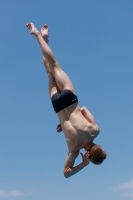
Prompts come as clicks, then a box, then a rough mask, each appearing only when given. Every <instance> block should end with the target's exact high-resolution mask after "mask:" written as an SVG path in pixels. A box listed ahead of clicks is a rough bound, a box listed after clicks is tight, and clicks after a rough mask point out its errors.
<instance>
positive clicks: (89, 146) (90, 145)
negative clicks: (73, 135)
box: [84, 142, 95, 151]
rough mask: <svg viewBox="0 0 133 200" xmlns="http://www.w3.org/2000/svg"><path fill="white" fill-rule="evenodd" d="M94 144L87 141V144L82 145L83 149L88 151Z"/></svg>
mask: <svg viewBox="0 0 133 200" xmlns="http://www.w3.org/2000/svg"><path fill="white" fill-rule="evenodd" d="M94 145H95V144H94V143H93V142H91V143H88V144H86V145H85V146H84V149H85V150H86V151H90V149H91V148H92V147H93V146H94Z"/></svg>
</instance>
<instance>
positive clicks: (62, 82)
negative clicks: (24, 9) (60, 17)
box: [26, 23, 75, 93]
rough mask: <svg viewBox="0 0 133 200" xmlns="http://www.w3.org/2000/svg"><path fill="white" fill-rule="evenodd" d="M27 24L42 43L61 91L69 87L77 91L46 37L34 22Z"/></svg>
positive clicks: (45, 55) (43, 51)
mask: <svg viewBox="0 0 133 200" xmlns="http://www.w3.org/2000/svg"><path fill="white" fill-rule="evenodd" d="M26 26H27V28H29V29H30V30H31V34H33V35H35V36H36V39H37V40H38V42H39V44H40V47H41V50H42V54H43V56H44V57H45V59H46V60H47V61H48V63H49V68H50V70H51V72H52V74H53V76H54V78H55V81H56V83H57V85H58V88H59V89H60V91H62V90H64V89H68V90H71V91H72V92H74V93H75V90H74V87H73V85H72V82H71V80H70V79H69V77H68V76H67V74H66V73H65V72H64V71H63V70H62V69H61V68H60V66H59V64H58V62H57V60H56V59H55V57H54V54H53V52H52V51H51V49H50V47H49V46H48V44H47V43H46V42H45V41H44V39H43V38H42V36H41V34H40V33H39V31H38V30H37V29H36V27H35V26H34V24H32V23H28V24H27V25H26Z"/></svg>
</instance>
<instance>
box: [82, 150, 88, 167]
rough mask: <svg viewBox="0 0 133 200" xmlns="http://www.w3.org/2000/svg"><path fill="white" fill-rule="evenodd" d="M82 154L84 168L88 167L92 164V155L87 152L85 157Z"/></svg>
mask: <svg viewBox="0 0 133 200" xmlns="http://www.w3.org/2000/svg"><path fill="white" fill-rule="evenodd" d="M80 154H81V156H82V159H83V164H84V166H86V165H88V164H89V163H90V158H89V156H90V153H89V151H86V152H85V154H84V155H83V154H82V153H81V152H80Z"/></svg>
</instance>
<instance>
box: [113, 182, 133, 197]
mask: <svg viewBox="0 0 133 200" xmlns="http://www.w3.org/2000/svg"><path fill="white" fill-rule="evenodd" d="M114 189H115V190H117V191H122V192H123V194H122V196H124V197H130V198H133V179H131V180H130V182H127V183H126V182H125V183H124V182H123V183H119V184H118V185H117V186H116V187H114Z"/></svg>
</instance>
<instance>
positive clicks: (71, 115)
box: [26, 23, 99, 178]
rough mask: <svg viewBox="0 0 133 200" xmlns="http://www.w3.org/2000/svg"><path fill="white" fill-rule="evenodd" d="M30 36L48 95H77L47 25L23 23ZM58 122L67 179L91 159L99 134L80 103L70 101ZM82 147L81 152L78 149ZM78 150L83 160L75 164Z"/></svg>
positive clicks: (90, 116) (92, 119) (94, 123)
mask: <svg viewBox="0 0 133 200" xmlns="http://www.w3.org/2000/svg"><path fill="white" fill-rule="evenodd" d="M26 27H27V28H29V29H30V32H31V34H32V35H34V36H35V38H36V39H37V41H38V43H39V45H40V47H41V51H42V55H43V63H44V66H45V68H46V72H47V74H48V79H49V95H50V98H51V97H52V96H53V95H54V94H55V93H58V92H61V91H63V90H65V89H67V90H70V91H72V92H73V93H74V94H75V95H76V91H75V89H74V86H73V84H72V82H71V80H70V79H69V77H68V75H67V74H66V73H65V72H64V71H63V70H62V69H61V67H60V65H59V63H58V62H57V60H56V58H55V56H54V54H53V52H52V50H51V49H50V47H49V46H48V44H47V43H48V26H47V25H46V24H45V25H44V26H43V27H42V29H41V34H40V32H39V31H38V30H37V29H36V27H35V26H34V24H33V23H28V24H26ZM57 115H58V118H59V120H60V124H59V125H58V126H57V128H56V129H57V132H61V131H63V132H64V136H65V138H66V143H67V145H68V150H69V152H68V156H67V158H66V161H65V164H64V176H65V177H66V178H68V177H70V176H72V175H74V174H75V173H77V172H79V171H80V170H81V169H83V168H84V167H85V166H87V165H88V164H89V162H90V159H89V155H90V154H89V150H90V148H91V147H92V146H93V145H94V143H93V140H94V139H95V137H96V136H97V135H98V134H99V128H98V125H97V124H96V121H95V119H94V117H93V115H92V114H91V113H90V111H89V110H88V109H87V108H86V107H85V106H83V107H82V108H80V107H79V105H78V103H75V104H72V105H70V106H68V107H67V108H65V109H63V110H61V111H60V112H58V113H57ZM82 148H83V149H85V153H84V155H83V154H82V153H81V152H80V150H81V149H82ZM79 153H80V154H81V156H82V162H81V163H80V164H79V165H77V166H74V163H75V160H76V158H77V156H78V155H79Z"/></svg>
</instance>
